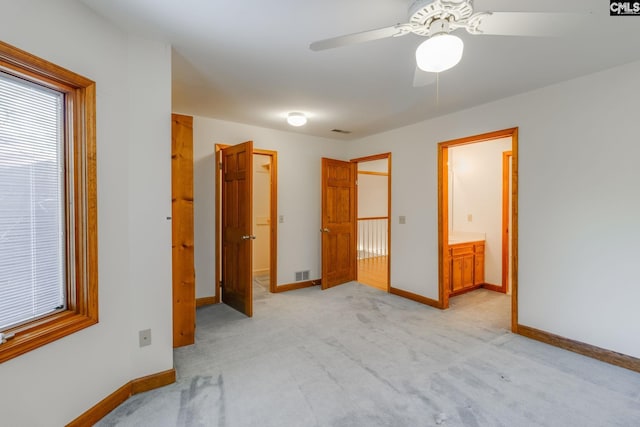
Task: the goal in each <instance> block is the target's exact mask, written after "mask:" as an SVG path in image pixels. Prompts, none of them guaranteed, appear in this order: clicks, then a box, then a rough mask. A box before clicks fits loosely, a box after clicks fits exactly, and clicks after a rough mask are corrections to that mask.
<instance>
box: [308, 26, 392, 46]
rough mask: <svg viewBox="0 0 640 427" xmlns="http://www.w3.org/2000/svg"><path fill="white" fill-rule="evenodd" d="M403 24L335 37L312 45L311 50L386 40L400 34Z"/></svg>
mask: <svg viewBox="0 0 640 427" xmlns="http://www.w3.org/2000/svg"><path fill="white" fill-rule="evenodd" d="M401 25H402V24H398V25H394V26H392V27H385V28H378V29H377V30H369V31H362V32H360V33H353V34H347V35H345V36H339V37H333V38H330V39H325V40H319V41H317V42H313V43H311V45H309V49H311V50H313V51H318V50H325V49H332V48H334V47H340V46H346V45H350V44H356V43H364V42H368V41H372V40H379V39H384V38H387V37H393V36H395V35H399V34H400V32H401V31H400V27H401Z"/></svg>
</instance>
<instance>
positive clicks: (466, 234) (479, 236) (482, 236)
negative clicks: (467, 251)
mask: <svg viewBox="0 0 640 427" xmlns="http://www.w3.org/2000/svg"><path fill="white" fill-rule="evenodd" d="M486 238H487V235H486V233H478V232H473V231H454V232H452V233H450V234H449V244H450V245H457V244H458V243H467V242H477V241H481V240H486Z"/></svg>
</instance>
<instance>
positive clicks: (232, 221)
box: [222, 141, 255, 317]
mask: <svg viewBox="0 0 640 427" xmlns="http://www.w3.org/2000/svg"><path fill="white" fill-rule="evenodd" d="M252 178H253V142H251V141H249V142H245V143H243V144H239V145H234V146H232V147H228V148H225V149H223V150H222V302H224V303H225V304H227V305H229V306H231V307H233V308H235V309H236V310H238V311H240V312H241V313H244V314H246V315H247V316H249V317H251V316H252V314H253V295H252V287H251V286H252V283H251V281H252V278H251V253H252V244H251V243H252V240H253V239H255V236H253V234H252V218H251V213H252V200H253V197H252V196H253V195H252V191H253V183H252Z"/></svg>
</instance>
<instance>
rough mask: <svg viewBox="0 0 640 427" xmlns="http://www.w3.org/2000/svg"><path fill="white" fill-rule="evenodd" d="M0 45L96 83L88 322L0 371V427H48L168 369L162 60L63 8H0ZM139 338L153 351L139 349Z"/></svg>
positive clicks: (48, 4) (77, 10)
mask: <svg viewBox="0 0 640 427" xmlns="http://www.w3.org/2000/svg"><path fill="white" fill-rule="evenodd" d="M0 40H2V41H5V42H7V43H10V44H12V45H14V46H16V47H18V48H20V49H23V50H26V51H28V52H30V53H33V54H35V55H37V56H40V57H42V58H44V59H47V60H49V61H51V62H53V63H56V64H58V65H61V66H63V67H65V68H68V69H70V70H72V71H75V72H77V73H79V74H81V75H84V76H86V77H88V78H91V79H92V80H94V81H96V84H97V86H96V87H97V159H98V172H97V173H98V269H99V304H100V305H99V310H100V311H99V317H100V318H99V320H100V321H99V323H98V324H97V325H95V326H92V327H89V328H87V329H85V330H83V331H81V332H78V333H75V334H73V335H70V336H68V337H65V338H63V339H61V340H58V341H56V342H54V343H51V344H48V345H46V346H44V347H41V348H39V349H37V350H34V351H31V352H29V353H27V354H24V355H22V356H19V357H17V358H15V359H12V360H10V361H7V362H5V363H2V364H0V378H2V381H0V402H2V404H1V406H2V417H1V418H2V421H0V424H2V425H7V426H9V425H10V426H30V427H31V426H34V427H37V426H43V427H48V426H54V425H55V426H60V425H65V424H67V423H68V422H70V421H71V420H73V419H75V418H76V417H77V416H79V415H80V414H82V413H83V412H84V411H86V410H87V409H89V408H90V407H92V406H93V405H95V404H96V403H97V402H99V401H100V400H101V399H103V398H104V397H106V396H107V395H109V394H111V393H112V392H114V391H115V390H117V389H118V388H119V387H121V386H122V385H124V384H125V383H127V382H128V381H130V380H132V379H134V378H138V377H140V376H143V375H147V374H151V373H155V372H159V371H163V370H167V369H171V368H172V367H173V352H172V346H171V316H170V315H169V314H168V313H170V312H171V229H170V223H169V221H167V220H166V217H167V216H170V215H171V213H170V212H171V211H170V201H171V194H170V173H171V172H170V144H171V133H170V109H171V98H170V97H171V95H170V90H171V78H170V77H171V76H170V72H171V71H170V69H171V68H170V50H169V47H168V46H166V45H162V44H157V43H151V42H145V41H143V40H138V39H135V38H128V36H127V35H126V34H124V33H122V32H121V31H120V30H118V29H116V28H115V27H114V26H112V25H110V24H108V23H107V22H106V21H105V20H103V19H102V18H100V17H98V16H97V15H95V14H94V13H93V12H92V11H90V10H89V9H88V8H86V7H85V6H83V5H81V4H80V3H79V2H76V1H66V0H65V1H55V2H52V1H49V0H32V1H19V2H18V1H5V2H3V3H2V13H1V14H0ZM143 328H144V329H146V328H151V329H152V338H153V343H152V345H151V346H149V347H145V348H143V349H141V348H139V347H138V337H137V332H138V330H139V329H143ZM61 390H64V392H61ZM34 402H37V410H34Z"/></svg>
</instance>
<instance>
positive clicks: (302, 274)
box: [296, 270, 309, 282]
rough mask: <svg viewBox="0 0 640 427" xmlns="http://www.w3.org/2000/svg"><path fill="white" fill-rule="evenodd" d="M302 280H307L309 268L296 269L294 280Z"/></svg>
mask: <svg viewBox="0 0 640 427" xmlns="http://www.w3.org/2000/svg"><path fill="white" fill-rule="evenodd" d="M303 280H309V270H305V271H296V282H302V281H303Z"/></svg>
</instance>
